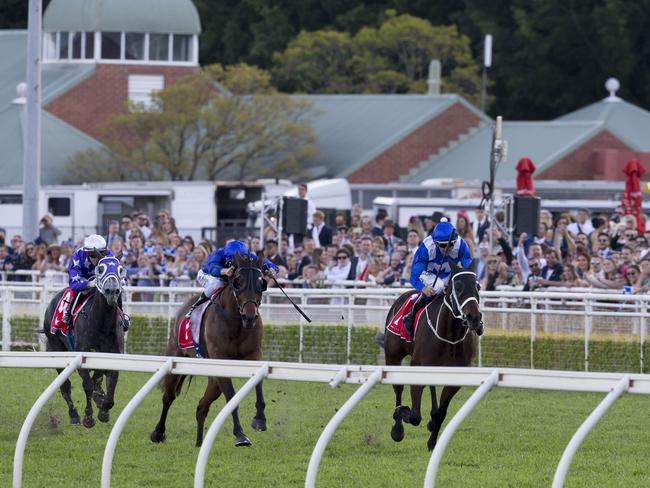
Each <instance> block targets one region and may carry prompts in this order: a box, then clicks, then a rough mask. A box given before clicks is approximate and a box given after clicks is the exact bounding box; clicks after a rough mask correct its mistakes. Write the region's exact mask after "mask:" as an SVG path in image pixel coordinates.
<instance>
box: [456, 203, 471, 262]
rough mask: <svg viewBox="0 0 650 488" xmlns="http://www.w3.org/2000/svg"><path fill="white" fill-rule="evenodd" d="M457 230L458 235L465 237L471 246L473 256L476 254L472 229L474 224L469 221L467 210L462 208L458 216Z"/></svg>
mask: <svg viewBox="0 0 650 488" xmlns="http://www.w3.org/2000/svg"><path fill="white" fill-rule="evenodd" d="M456 230H457V231H458V235H459V236H460V237H462V238H463V239H465V242H467V245H468V246H469V251H470V253H471V254H472V256H475V255H476V253H475V252H474V251H475V245H476V244H475V243H474V233H473V231H472V224H471V223H470V221H469V215H468V213H467V211H465V210H460V211H459V212H458V216H457V217H456Z"/></svg>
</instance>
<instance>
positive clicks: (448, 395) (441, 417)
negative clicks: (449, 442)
mask: <svg viewBox="0 0 650 488" xmlns="http://www.w3.org/2000/svg"><path fill="white" fill-rule="evenodd" d="M458 390H460V386H445V387H444V388H443V389H442V393H441V394H440V406H439V407H438V408H437V409H436V410H435V411H434V409H433V408H431V420H430V421H429V423H428V424H427V428H428V429H429V431H430V432H431V435H430V436H429V440H428V441H427V447H428V448H429V451H433V448H434V447H436V442H437V441H438V433H439V432H440V427H442V423H443V422H444V421H445V418H446V417H447V408H448V407H449V403H451V399H452V398H454V395H455V394H456V393H458ZM433 396H434V397H435V393H434V394H433Z"/></svg>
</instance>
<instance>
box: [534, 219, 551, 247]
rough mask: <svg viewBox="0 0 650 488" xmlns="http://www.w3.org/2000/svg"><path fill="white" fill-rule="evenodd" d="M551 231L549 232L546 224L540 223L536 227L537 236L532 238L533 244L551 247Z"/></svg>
mask: <svg viewBox="0 0 650 488" xmlns="http://www.w3.org/2000/svg"><path fill="white" fill-rule="evenodd" d="M552 239H553V231H551V230H549V228H548V225H546V222H541V221H540V223H539V225H538V226H537V234H535V236H534V237H533V242H534V243H536V244H540V245H543V246H547V247H551V246H553V240H552Z"/></svg>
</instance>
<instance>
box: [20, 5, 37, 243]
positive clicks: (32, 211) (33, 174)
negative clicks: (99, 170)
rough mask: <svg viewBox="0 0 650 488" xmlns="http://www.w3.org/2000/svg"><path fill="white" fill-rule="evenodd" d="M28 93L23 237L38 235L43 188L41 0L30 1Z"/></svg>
mask: <svg viewBox="0 0 650 488" xmlns="http://www.w3.org/2000/svg"><path fill="white" fill-rule="evenodd" d="M26 67H27V91H26V103H25V126H24V130H25V134H23V140H24V141H25V144H24V147H23V238H24V239H25V241H33V240H34V239H35V238H36V237H37V236H38V197H39V193H40V189H41V0H29V19H28V21H27V66H26Z"/></svg>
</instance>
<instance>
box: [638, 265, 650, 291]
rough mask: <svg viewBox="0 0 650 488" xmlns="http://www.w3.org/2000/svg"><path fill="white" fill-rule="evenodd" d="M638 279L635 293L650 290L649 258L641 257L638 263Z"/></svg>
mask: <svg viewBox="0 0 650 488" xmlns="http://www.w3.org/2000/svg"><path fill="white" fill-rule="evenodd" d="M639 269H640V271H641V272H640V274H639V279H638V280H637V283H636V288H637V291H636V292H637V293H648V291H650V259H642V260H641V262H640V263H639Z"/></svg>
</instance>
